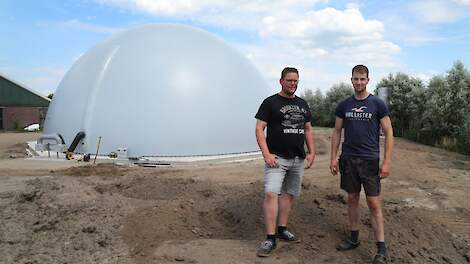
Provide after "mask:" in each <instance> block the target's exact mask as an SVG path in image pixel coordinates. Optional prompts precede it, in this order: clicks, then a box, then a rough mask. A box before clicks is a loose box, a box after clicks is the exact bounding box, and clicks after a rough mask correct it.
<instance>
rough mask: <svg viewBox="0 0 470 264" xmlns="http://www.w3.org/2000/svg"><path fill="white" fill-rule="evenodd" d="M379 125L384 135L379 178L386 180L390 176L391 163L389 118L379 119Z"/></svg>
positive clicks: (391, 148) (390, 127)
mask: <svg viewBox="0 0 470 264" xmlns="http://www.w3.org/2000/svg"><path fill="white" fill-rule="evenodd" d="M380 125H381V126H382V130H383V131H384V134H385V146H384V159H383V161H382V166H381V167H380V177H382V178H386V177H388V176H389V175H390V165H391V163H392V151H393V127H392V122H391V121H390V117H389V116H386V117H384V118H382V119H380Z"/></svg>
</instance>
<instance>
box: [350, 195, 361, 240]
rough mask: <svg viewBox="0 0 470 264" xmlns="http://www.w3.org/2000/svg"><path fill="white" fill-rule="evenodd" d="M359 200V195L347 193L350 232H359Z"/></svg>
mask: <svg viewBox="0 0 470 264" xmlns="http://www.w3.org/2000/svg"><path fill="white" fill-rule="evenodd" d="M359 198H360V193H348V217H349V227H350V228H351V231H357V230H359V218H360V212H359Z"/></svg>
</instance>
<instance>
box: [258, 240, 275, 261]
mask: <svg viewBox="0 0 470 264" xmlns="http://www.w3.org/2000/svg"><path fill="white" fill-rule="evenodd" d="M275 248H276V243H275V242H273V241H272V240H270V239H267V240H265V241H263V242H261V245H260V246H259V248H258V252H257V253H256V255H257V256H258V257H269V255H271V252H273V250H274V249H275Z"/></svg>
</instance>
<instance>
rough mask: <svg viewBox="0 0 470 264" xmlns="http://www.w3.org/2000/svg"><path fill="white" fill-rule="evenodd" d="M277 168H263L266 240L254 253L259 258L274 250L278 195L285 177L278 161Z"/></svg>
mask: <svg viewBox="0 0 470 264" xmlns="http://www.w3.org/2000/svg"><path fill="white" fill-rule="evenodd" d="M278 163H279V167H277V168H270V167H267V166H265V173H264V190H265V195H264V201H263V212H264V223H265V228H266V240H264V241H263V242H262V243H261V245H260V246H259V248H258V252H257V253H256V254H257V255H258V256H259V257H267V256H269V255H270V254H271V252H272V251H273V250H274V249H275V248H276V221H277V215H278V207H279V206H278V200H279V199H278V194H279V193H280V191H281V185H282V182H283V180H284V177H285V170H284V168H283V167H282V164H281V162H280V161H279V160H278Z"/></svg>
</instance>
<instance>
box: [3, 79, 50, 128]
mask: <svg viewBox="0 0 470 264" xmlns="http://www.w3.org/2000/svg"><path fill="white" fill-rule="evenodd" d="M50 102H51V100H50V99H49V98H46V97H44V96H42V95H40V94H38V93H37V92H34V91H32V90H31V89H28V88H26V86H24V85H21V84H19V83H18V82H15V81H13V80H11V79H10V78H7V77H6V76H5V75H3V74H1V73H0V130H21V129H22V128H24V127H26V126H29V125H31V124H39V125H40V126H41V127H42V125H43V122H44V119H45V117H46V113H47V107H48V106H49V103H50Z"/></svg>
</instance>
